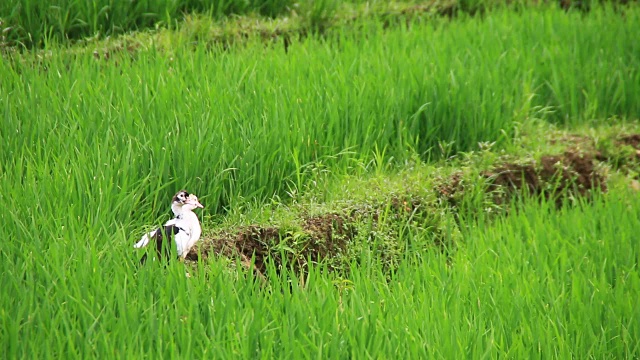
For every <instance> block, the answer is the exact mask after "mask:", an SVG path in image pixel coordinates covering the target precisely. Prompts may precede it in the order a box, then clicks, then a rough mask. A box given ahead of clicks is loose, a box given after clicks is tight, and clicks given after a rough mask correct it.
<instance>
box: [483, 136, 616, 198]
mask: <svg viewBox="0 0 640 360" xmlns="http://www.w3.org/2000/svg"><path fill="white" fill-rule="evenodd" d="M483 175H484V176H485V177H486V178H487V179H489V181H490V186H489V191H491V192H493V193H494V194H495V196H494V201H495V202H496V203H497V204H503V203H504V202H505V201H506V200H508V199H509V198H510V197H511V196H513V195H514V194H516V193H522V192H523V191H525V192H527V193H528V194H531V195H543V196H544V197H545V198H547V199H555V201H556V202H557V204H558V205H560V204H561V203H562V201H563V199H564V197H566V196H568V195H580V196H588V194H589V193H590V191H591V190H593V189H600V190H602V191H606V190H607V187H606V182H605V178H604V176H603V175H602V174H600V173H599V172H597V171H596V170H595V162H594V156H593V155H591V154H588V153H583V152H580V151H576V150H571V149H570V150H567V151H565V152H564V154H562V155H545V156H543V157H541V158H540V162H539V163H534V162H531V163H528V164H514V163H503V164H501V165H499V166H498V167H496V168H495V169H494V170H492V171H488V172H485V173H484V174H483Z"/></svg>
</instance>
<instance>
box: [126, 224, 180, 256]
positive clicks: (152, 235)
mask: <svg viewBox="0 0 640 360" xmlns="http://www.w3.org/2000/svg"><path fill="white" fill-rule="evenodd" d="M177 220H178V218H173V219H170V220H167V222H166V223H164V228H165V232H166V233H167V234H168V233H170V232H171V231H170V230H168V229H167V227H169V226H174V225H175V224H176V221H177ZM158 236H162V234H161V231H160V228H157V229H155V230H153V231H151V232H148V233H146V234H144V235H142V237H141V238H140V241H138V242H137V243H135V244H134V245H133V247H134V248H136V249H139V248H143V247H145V246H147V245H149V242H150V241H151V240H152V239H153V240H156V241H157V240H158Z"/></svg>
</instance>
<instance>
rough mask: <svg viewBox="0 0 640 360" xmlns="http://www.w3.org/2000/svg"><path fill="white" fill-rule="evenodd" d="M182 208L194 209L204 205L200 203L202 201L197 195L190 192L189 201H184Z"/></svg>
mask: <svg viewBox="0 0 640 360" xmlns="http://www.w3.org/2000/svg"><path fill="white" fill-rule="evenodd" d="M182 208H183V209H184V210H193V209H195V208H201V209H203V208H204V206H202V204H200V201H198V197H197V196H195V195H194V194H189V196H188V197H187V201H186V202H185V203H184V205H183V206H182Z"/></svg>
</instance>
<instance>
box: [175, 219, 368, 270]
mask: <svg viewBox="0 0 640 360" xmlns="http://www.w3.org/2000/svg"><path fill="white" fill-rule="evenodd" d="M301 225H302V233H300V234H298V235H299V236H300V237H299V238H298V239H301V241H302V242H304V244H303V245H301V246H300V244H299V246H296V250H298V251H299V253H297V254H293V253H286V256H287V259H286V261H287V263H288V264H290V265H292V266H294V268H296V269H298V270H303V269H304V268H306V266H307V260H310V261H312V262H317V261H319V260H320V259H323V258H331V257H334V256H336V255H338V254H339V253H340V252H342V251H345V249H346V245H347V243H348V242H349V241H350V240H351V239H353V237H354V236H355V234H356V230H355V227H354V226H353V224H352V222H350V221H347V220H346V219H345V218H344V217H342V216H340V215H339V214H336V213H331V214H324V215H319V216H311V217H306V218H304V219H303V220H302V224H301ZM294 235H295V234H293V233H291V232H290V231H283V230H281V229H279V228H276V227H260V226H256V225H252V226H248V227H244V228H241V229H239V230H238V231H237V232H236V233H225V234H222V235H218V236H215V237H213V238H210V239H206V240H204V241H203V243H202V244H201V245H200V254H202V256H203V258H207V257H209V256H212V255H217V256H226V257H240V260H241V263H242V264H243V265H244V266H245V267H247V268H249V266H250V264H251V261H250V259H253V263H254V266H255V271H256V274H257V275H259V276H260V277H262V275H263V274H264V272H265V271H266V269H267V263H268V262H269V261H272V262H273V264H274V265H275V268H276V269H279V268H280V266H281V265H282V264H283V263H284V261H285V259H282V258H281V255H282V253H280V252H278V251H273V250H272V249H273V247H274V246H276V245H277V244H279V243H280V242H281V241H282V239H283V238H291V237H293V236H294ZM187 259H188V260H192V261H196V260H198V253H197V250H196V249H194V250H192V251H191V252H190V253H189V255H188V256H187Z"/></svg>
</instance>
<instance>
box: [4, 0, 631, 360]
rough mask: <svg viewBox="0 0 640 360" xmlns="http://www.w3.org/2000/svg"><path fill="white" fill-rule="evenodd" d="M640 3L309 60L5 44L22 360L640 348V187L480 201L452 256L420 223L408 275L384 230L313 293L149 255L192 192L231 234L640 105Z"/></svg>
mask: <svg viewBox="0 0 640 360" xmlns="http://www.w3.org/2000/svg"><path fill="white" fill-rule="evenodd" d="M639 17H640V9H639V8H638V7H637V6H631V7H628V8H626V9H625V10H624V17H623V16H622V15H621V14H620V13H618V12H615V11H613V10H612V9H609V8H600V7H596V8H594V9H592V11H591V12H590V13H588V14H579V13H573V12H569V13H564V12H562V11H559V10H557V9H551V8H548V9H547V8H545V9H533V10H531V11H527V12H514V11H507V10H498V11H495V12H490V13H487V14H485V15H483V16H482V17H474V18H471V17H465V16H462V17H460V18H458V19H456V20H454V21H449V20H437V21H429V22H425V21H422V20H420V19H417V18H416V19H414V20H411V21H410V22H409V23H406V24H401V25H398V26H392V27H389V28H385V24H384V22H383V21H382V20H376V19H369V20H367V21H363V22H356V23H355V24H353V25H354V27H352V28H347V27H341V28H335V29H332V30H331V31H329V32H328V33H326V34H325V35H324V36H323V37H319V36H315V35H313V36H309V37H305V38H302V39H292V43H291V45H290V46H289V48H288V52H285V51H284V49H283V47H282V45H281V43H279V42H277V41H274V42H272V43H267V44H265V43H264V42H263V41H262V40H261V39H259V38H251V39H248V40H247V41H246V42H244V43H242V44H239V45H238V46H236V47H231V48H229V49H222V48H217V47H215V46H214V47H211V46H210V44H206V43H198V44H191V43H187V42H183V41H178V42H176V43H175V44H170V45H174V46H173V47H167V46H162V47H160V46H158V47H153V46H152V47H150V48H146V49H139V50H138V51H135V52H132V53H129V52H126V51H122V52H117V53H114V54H113V56H112V57H111V58H110V59H109V60H105V59H96V58H95V57H94V56H93V54H91V52H90V51H86V52H77V53H69V52H66V51H62V48H55V47H53V48H51V49H49V50H48V51H47V52H38V53H35V52H34V53H25V54H20V55H15V54H14V55H12V56H11V57H10V56H6V57H3V58H1V59H0V75H1V79H2V80H1V81H0V113H1V114H2V117H3V126H2V127H0V140H1V141H2V150H0V202H1V203H2V204H3V206H4V208H5V210H4V211H1V212H0V223H2V224H3V227H2V228H3V230H4V231H3V236H4V239H5V241H4V242H3V247H2V248H0V257H1V260H0V272H1V273H2V276H1V277H0V286H2V288H3V289H4V291H5V296H3V297H2V299H1V300H0V324H1V325H0V331H1V332H0V339H1V340H0V343H1V344H2V351H3V353H4V354H7V355H5V356H7V357H9V358H18V357H38V358H40V357H62V356H64V357H76V358H86V357H98V356H100V357H116V356H117V357H128V358H132V357H180V358H203V357H211V356H214V357H222V356H225V357H246V358H249V357H254V356H256V355H258V356H260V357H265V358H267V357H275V356H278V357H321V356H322V357H325V356H330V357H347V356H352V357H362V356H363V355H364V356H366V355H367V354H368V355H370V356H371V357H377V356H381V357H392V356H393V357H400V358H402V357H408V356H412V357H418V356H421V357H423V356H425V355H427V356H429V355H430V356H433V357H446V358H457V357H461V356H467V357H481V356H482V355H489V356H492V357H497V356H501V355H502V356H511V357H528V355H533V356H539V357H568V356H572V357H576V358H588V357H594V358H602V357H621V358H633V357H638V356H640V354H639V351H640V349H639V348H638V345H637V344H638V330H639V329H638V321H637V319H638V315H639V314H638V310H637V306H635V294H636V293H637V292H638V290H639V285H640V283H639V282H638V280H639V279H638V268H637V266H638V265H637V263H638V256H639V255H638V254H639V251H638V250H639V249H638V245H637V241H636V239H635V238H634V234H635V233H636V232H637V229H638V228H639V226H640V224H639V222H640V219H639V218H638V211H637V209H638V208H640V203H639V202H640V200H639V199H638V197H637V194H635V193H633V194H632V193H628V192H627V191H626V190H622V189H621V187H616V188H614V190H613V191H612V193H610V194H608V195H606V196H605V195H603V196H601V197H596V199H595V201H594V202H593V204H583V205H581V206H577V207H565V208H562V209H560V210H556V209H554V208H552V206H551V205H548V204H544V203H543V204H538V203H536V202H528V203H525V204H523V205H520V206H521V207H520V208H519V209H518V211H513V212H511V215H510V216H509V217H506V218H500V219H497V220H495V219H493V220H492V221H489V220H487V219H485V218H483V217H482V216H477V214H476V215H474V216H472V214H463V215H467V217H466V219H468V220H467V221H465V222H463V224H464V225H465V226H463V227H462V228H461V229H459V232H460V234H459V236H458V237H459V242H458V243H457V246H456V249H455V251H453V252H450V253H449V257H447V256H445V255H442V254H440V253H439V252H437V251H424V249H421V250H420V251H411V249H414V248H412V247H411V246H405V245H406V244H418V243H426V242H428V241H429V240H430V236H431V235H432V234H431V233H430V232H429V231H428V230H425V229H422V231H419V230H420V229H413V228H412V229H409V230H410V231H404V232H403V231H399V232H397V234H398V235H397V237H395V238H394V239H393V240H394V241H396V242H397V243H398V244H399V245H398V246H397V249H401V251H399V252H398V253H397V254H396V255H398V259H400V260H398V262H397V263H396V264H394V265H395V266H393V267H389V266H386V264H385V263H384V261H385V260H384V258H385V257H384V255H386V254H379V253H377V252H375V251H371V249H372V247H369V246H368V244H367V243H366V242H365V241H366V239H360V241H361V243H360V244H361V245H362V246H360V247H355V248H356V249H361V250H362V251H361V253H356V254H354V257H353V263H354V264H353V268H352V269H351V271H350V272H349V274H350V275H349V277H348V278H344V279H343V278H339V277H338V274H337V273H333V274H328V273H326V272H325V271H322V269H321V268H314V269H312V270H311V272H310V274H309V276H308V278H306V279H305V286H304V287H303V286H301V285H299V284H298V283H297V281H298V279H297V278H295V277H293V276H290V274H288V273H287V272H286V271H285V272H284V273H280V274H276V273H277V272H276V271H275V269H272V270H271V271H270V272H268V273H267V274H266V275H267V277H268V278H269V280H270V281H269V286H268V287H266V288H264V287H262V285H261V283H260V282H259V281H255V280H253V279H251V277H250V276H248V275H245V274H244V271H242V270H239V271H234V270H233V269H230V268H229V266H228V264H227V263H226V262H225V261H223V260H211V261H208V262H201V263H199V264H198V269H197V270H196V271H192V275H193V277H192V278H186V277H185V274H184V271H185V268H184V266H183V265H181V264H173V265H171V266H169V267H168V268H167V269H161V268H160V267H157V266H148V267H145V268H144V269H142V270H139V271H136V269H135V267H134V265H133V263H134V261H135V260H136V259H135V257H136V256H138V255H139V254H134V252H133V251H132V250H133V249H132V241H133V240H137V239H138V238H139V236H140V235H141V234H140V232H141V231H142V229H143V227H144V226H146V225H148V224H149V223H151V222H153V221H155V220H156V219H158V218H159V217H160V216H161V215H165V214H166V212H167V210H168V209H167V199H168V198H169V197H170V196H171V195H172V194H173V193H174V192H175V191H176V190H177V189H179V188H187V189H188V190H190V191H192V192H195V193H196V194H198V195H199V196H200V198H201V200H202V202H203V203H204V205H205V206H206V209H205V211H204V213H202V215H203V218H204V219H205V226H206V227H210V226H211V224H213V223H215V222H218V221H220V220H221V219H223V218H224V215H225V214H227V213H232V214H237V215H238V216H242V214H243V213H244V212H245V211H244V210H245V209H246V208H243V207H241V206H247V205H246V204H247V203H249V204H252V205H251V206H254V207H260V206H262V205H263V204H265V203H268V202H269V201H273V202H281V203H285V204H287V203H290V202H291V201H292V199H293V200H298V199H300V197H299V194H300V192H302V191H307V190H308V189H313V188H314V187H315V186H318V187H317V188H316V189H315V190H311V191H318V192H320V194H322V193H321V191H322V189H330V188H331V187H326V188H323V187H321V186H319V185H318V184H330V183H331V182H333V181H339V180H340V179H341V177H342V176H343V175H345V174H354V175H361V176H365V177H366V176H368V174H371V173H376V175H377V176H382V175H383V174H385V173H387V172H388V171H390V170H391V171H392V170H393V169H396V168H401V167H403V166H409V167H410V166H412V164H414V163H415V162H419V161H430V160H433V159H437V158H439V157H447V156H450V155H452V154H458V155H460V156H464V154H463V152H466V151H470V150H477V149H478V143H479V142H494V141H495V142H497V143H496V145H495V146H494V150H495V151H500V150H513V149H516V148H518V146H520V143H519V142H518V141H517V140H518V138H517V137H514V135H517V131H519V129H523V128H525V129H526V128H527V125H530V124H532V123H533V122H542V123H552V124H556V125H557V126H560V127H565V126H566V127H573V126H585V125H588V124H590V123H591V122H592V121H594V120H598V121H600V122H601V123H607V122H609V121H610V120H608V119H612V118H615V119H619V120H620V121H622V122H625V121H631V120H634V119H638V118H640V72H639V71H638V69H639V65H640V64H639V60H638V59H640V56H639V55H640V45H639V44H640V43H638V42H637V41H636V39H638V38H640V27H638V26H636V24H637V23H639V22H640V21H638V20H640V19H639ZM163 45H166V44H163ZM538 135H539V136H543V135H544V134H542V133H541V134H538ZM532 136H536V135H535V134H534V135H532ZM610 146H611V147H614V146H615V143H614V144H612V145H610ZM305 189H306V190H305ZM360 190H361V191H365V190H366V189H360ZM371 191H372V192H373V191H374V190H371ZM334 196H336V197H337V196H338V195H334ZM318 197H319V198H322V195H319V196H318ZM248 211H249V210H247V211H246V212H248ZM374 249H375V248H374ZM394 251H395V250H394ZM239 266H240V265H239ZM389 269H392V270H393V271H392V272H391V273H389V272H388V271H387V270H389ZM279 277H280V278H279ZM396 354H397V355H398V356H396ZM384 355H386V356H384Z"/></svg>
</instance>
